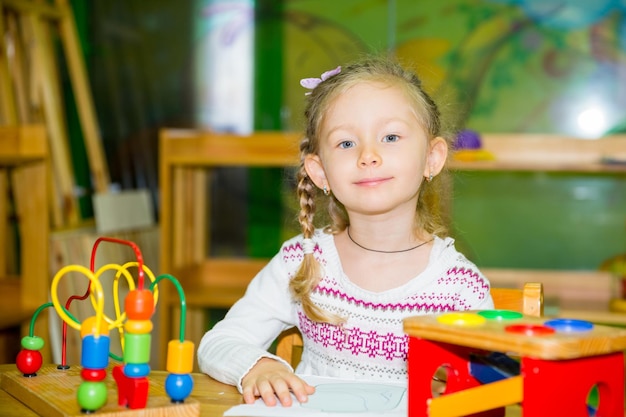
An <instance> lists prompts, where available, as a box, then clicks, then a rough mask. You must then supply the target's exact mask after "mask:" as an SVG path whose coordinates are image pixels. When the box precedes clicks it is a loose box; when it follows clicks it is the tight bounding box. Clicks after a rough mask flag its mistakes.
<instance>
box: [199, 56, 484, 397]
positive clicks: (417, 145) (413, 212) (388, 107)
mask: <svg viewBox="0 0 626 417" xmlns="http://www.w3.org/2000/svg"><path fill="white" fill-rule="evenodd" d="M303 85H304V86H307V87H310V88H312V91H311V92H310V93H308V95H307V97H308V100H307V107H306V110H305V116H306V122H307V128H306V135H305V137H304V139H303V140H302V142H301V143H300V154H301V162H300V169H299V171H298V189H297V193H298V197H299V201H300V213H299V216H298V220H299V223H300V224H301V226H302V234H301V235H299V236H296V237H294V238H292V239H290V240H288V241H287V242H285V243H284V244H283V246H282V248H281V249H280V251H279V253H278V254H277V255H276V256H275V257H274V258H273V259H272V260H271V261H270V262H269V264H268V265H267V266H266V267H265V268H264V269H263V270H262V271H261V272H259V274H258V275H257V276H256V277H255V278H254V279H253V280H252V282H251V283H250V285H249V287H248V290H247V292H246V294H245V296H244V297H243V298H242V299H241V300H239V301H238V302H237V303H236V304H235V305H234V306H233V307H232V308H231V309H230V311H229V312H228V314H227V315H226V317H225V318H224V320H222V321H221V322H219V323H218V324H216V325H215V326H214V328H213V329H212V330H210V331H208V332H207V333H206V335H205V336H204V337H203V338H202V341H201V342H200V346H199V348H198V359H199V363H200V369H201V370H202V371H203V372H206V373H207V374H209V375H211V376H212V377H214V378H216V379H218V380H220V381H222V382H225V383H228V384H233V385H237V387H238V388H239V390H240V391H241V392H242V393H243V398H244V401H245V402H246V403H251V402H253V401H254V400H255V399H256V398H257V397H262V398H263V401H264V402H265V403H266V404H267V405H270V406H272V405H275V404H276V403H277V401H280V403H281V404H282V405H284V406H289V405H291V395H290V393H293V394H294V396H295V397H296V399H297V400H298V401H300V402H304V401H306V400H307V397H308V395H310V394H312V393H313V392H314V388H313V387H311V386H309V385H308V384H306V383H305V382H304V381H303V380H301V379H300V378H298V377H297V376H296V374H295V373H294V372H293V369H292V368H291V367H290V366H289V364H288V363H286V362H284V361H283V360H282V359H280V358H278V357H277V356H275V355H272V354H270V353H268V352H267V349H268V347H269V346H270V345H271V343H272V342H273V341H274V339H275V338H276V337H277V336H278V335H279V334H280V332H282V331H283V330H286V329H289V328H291V327H294V326H296V327H297V328H298V329H299V330H300V332H301V333H302V336H303V339H304V351H303V355H302V361H301V362H300V364H299V365H298V367H297V369H296V373H297V374H303V375H319V376H330V377H341V378H354V379H357V378H358V379H359V380H377V381H404V380H405V379H406V373H407V366H406V365H407V364H406V358H407V336H406V335H405V334H404V332H403V327H402V319H403V318H405V317H407V316H411V315H418V314H427V313H435V312H445V311H454V310H469V309H474V310H479V309H491V308H493V302H492V300H491V297H490V295H489V282H488V281H487V279H486V278H485V277H484V276H483V275H482V274H481V273H480V272H479V271H478V269H477V268H476V266H475V265H474V264H472V263H471V262H469V261H468V260H467V259H466V258H465V257H464V256H463V255H462V254H460V253H459V252H457V251H456V249H455V247H454V240H453V239H451V238H450V237H445V235H444V233H445V232H444V228H443V226H442V225H441V224H440V223H441V222H440V217H439V215H438V208H437V207H436V203H437V201H438V197H439V196H438V195H437V193H436V190H437V185H438V182H439V178H438V177H437V175H438V174H439V173H440V172H441V171H442V169H443V166H444V163H445V161H446V158H447V154H448V145H447V142H446V140H445V139H444V138H443V137H442V136H441V135H442V133H441V132H440V130H441V125H440V120H439V111H438V110H437V107H436V105H435V103H434V102H433V100H432V99H431V98H430V97H429V96H428V95H427V94H426V93H425V92H424V90H423V89H422V86H421V82H420V80H419V79H418V78H417V77H416V76H415V74H413V73H412V72H409V71H407V70H405V69H404V68H402V67H401V66H399V65H398V64H397V63H395V62H392V61H388V60H384V59H377V58H374V59H367V60H364V61H361V62H358V63H355V64H353V65H350V66H348V67H345V68H337V69H336V70H333V71H329V72H327V73H325V74H324V75H323V76H322V78H321V79H307V80H303ZM317 206H321V207H323V208H325V209H326V210H327V214H328V216H327V218H328V222H329V224H328V225H327V226H326V227H325V228H324V229H319V228H316V225H315V224H314V216H315V210H316V207H317Z"/></svg>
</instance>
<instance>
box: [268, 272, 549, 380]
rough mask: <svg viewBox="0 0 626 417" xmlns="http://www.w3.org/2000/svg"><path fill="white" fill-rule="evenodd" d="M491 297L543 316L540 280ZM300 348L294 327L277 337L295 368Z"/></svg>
mask: <svg viewBox="0 0 626 417" xmlns="http://www.w3.org/2000/svg"><path fill="white" fill-rule="evenodd" d="M491 298H493V304H494V308H495V309H497V310H512V311H519V312H521V313H523V314H525V315H527V316H532V317H541V316H543V284H541V283H540V282H527V283H525V284H524V288H523V289H517V288H492V289H491ZM302 348H303V342H302V336H301V335H300V332H299V331H298V329H297V328H295V327H294V328H291V329H289V330H285V331H284V332H283V333H281V335H280V336H279V337H278V340H277V344H276V355H278V356H280V357H281V358H283V359H284V360H286V361H287V362H289V363H290V364H291V366H293V367H294V368H295V367H296V365H298V363H299V362H300V358H301V357H302Z"/></svg>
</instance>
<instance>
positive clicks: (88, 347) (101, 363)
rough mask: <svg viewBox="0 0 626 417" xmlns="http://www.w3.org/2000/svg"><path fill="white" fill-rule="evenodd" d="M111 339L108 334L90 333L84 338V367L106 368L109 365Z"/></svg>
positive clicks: (82, 356)
mask: <svg viewBox="0 0 626 417" xmlns="http://www.w3.org/2000/svg"><path fill="white" fill-rule="evenodd" d="M110 344H111V341H110V339H109V337H108V336H100V337H95V336H93V335H89V336H86V337H84V338H83V343H82V350H81V356H80V360H81V363H80V364H81V365H82V367H83V368H89V369H104V368H106V367H107V366H108V365H109V347H110Z"/></svg>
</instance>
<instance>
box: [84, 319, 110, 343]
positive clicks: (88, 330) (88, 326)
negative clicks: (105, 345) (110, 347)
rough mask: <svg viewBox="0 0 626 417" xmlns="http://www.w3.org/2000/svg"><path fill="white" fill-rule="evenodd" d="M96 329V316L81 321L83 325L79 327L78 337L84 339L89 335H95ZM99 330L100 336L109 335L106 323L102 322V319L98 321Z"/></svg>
mask: <svg viewBox="0 0 626 417" xmlns="http://www.w3.org/2000/svg"><path fill="white" fill-rule="evenodd" d="M97 329H98V327H97V324H96V316H91V317H87V318H86V319H85V320H83V323H82V324H81V326H80V337H81V338H84V337H85V336H88V335H90V334H93V335H95V334H96V330H97ZM99 330H100V333H99V335H100V336H108V335H109V326H108V325H107V323H106V321H104V319H102V320H100V326H99Z"/></svg>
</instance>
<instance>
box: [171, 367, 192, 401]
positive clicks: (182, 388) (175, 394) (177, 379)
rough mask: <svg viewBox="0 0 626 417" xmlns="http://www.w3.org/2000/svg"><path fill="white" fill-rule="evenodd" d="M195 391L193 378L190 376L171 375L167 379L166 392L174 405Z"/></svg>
mask: <svg viewBox="0 0 626 417" xmlns="http://www.w3.org/2000/svg"><path fill="white" fill-rule="evenodd" d="M192 390H193V378H192V377H191V375H189V374H183V375H179V374H169V375H168V376H167V378H166V379H165V392H166V393H167V395H168V396H169V397H170V399H171V400H172V402H173V403H180V402H183V401H184V400H185V398H187V397H189V394H191V391H192Z"/></svg>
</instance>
